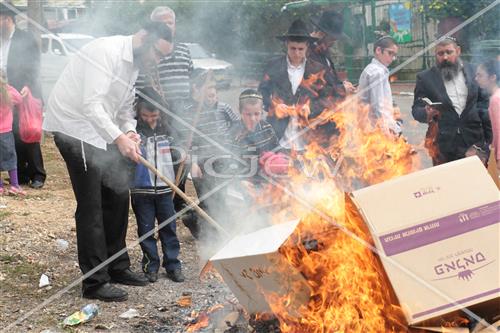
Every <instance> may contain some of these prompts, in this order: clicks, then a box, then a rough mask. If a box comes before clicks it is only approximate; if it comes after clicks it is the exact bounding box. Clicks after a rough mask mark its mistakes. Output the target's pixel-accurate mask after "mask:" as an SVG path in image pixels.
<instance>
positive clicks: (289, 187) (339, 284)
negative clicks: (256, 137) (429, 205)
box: [256, 99, 419, 333]
mask: <svg viewBox="0 0 500 333" xmlns="http://www.w3.org/2000/svg"><path fill="white" fill-rule="evenodd" d="M368 112H369V108H368V107H367V106H364V105H361V104H360V103H358V102H357V101H356V100H355V99H351V100H347V101H345V102H343V103H342V104H340V105H337V106H336V107H335V108H325V110H324V111H323V112H322V113H321V114H320V115H319V116H318V117H317V118H316V119H319V121H320V122H322V123H327V122H334V123H335V124H336V127H337V129H338V135H335V136H329V137H328V136H317V133H315V131H314V130H312V131H309V132H308V133H306V137H307V138H308V139H309V140H308V141H309V142H310V143H309V144H308V146H307V149H306V152H305V153H302V154H300V155H297V156H295V157H296V162H297V161H298V162H300V163H299V164H300V165H301V167H299V168H292V169H290V170H289V176H290V178H291V179H287V181H286V184H283V185H282V186H275V187H272V186H269V187H268V188H267V189H266V191H267V192H266V193H264V194H263V193H261V194H260V195H259V198H260V200H261V201H262V202H263V200H264V199H262V198H265V200H266V203H269V200H271V201H272V202H273V204H275V206H276V207H282V208H284V209H281V210H278V211H276V212H275V213H274V214H273V216H272V219H273V221H274V222H276V223H280V222H282V221H286V220H290V219H293V218H301V222H300V223H299V225H298V227H297V229H296V230H295V232H294V233H293V234H292V236H290V238H289V239H288V240H287V242H286V243H285V244H284V245H283V246H282V247H281V248H280V251H281V254H282V258H283V259H282V261H281V262H278V263H277V264H276V265H275V266H274V269H276V270H277V271H278V272H279V273H281V274H287V272H289V270H290V266H291V267H294V268H295V269H297V270H298V271H299V272H301V274H302V275H303V277H304V278H305V281H306V282H307V284H308V286H309V287H310V289H311V295H310V298H309V301H308V302H305V303H304V302H303V301H302V303H301V300H300V299H298V297H300V296H299V295H300V294H301V293H300V292H299V290H303V289H299V288H301V285H300V283H297V285H292V286H291V290H292V291H291V292H289V293H287V294H286V295H280V294H276V293H268V294H266V295H265V297H266V300H267V302H268V303H269V304H270V308H271V310H272V312H273V314H274V315H276V317H277V318H278V320H279V321H280V329H281V331H282V332H293V333H299V332H311V333H315V332H318V333H320V332H321V333H323V332H407V331H408V329H407V327H406V324H405V320H404V316H403V314H402V311H401V309H400V307H399V305H398V302H397V299H396V297H395V295H394V293H393V291H392V288H391V285H390V283H389V282H388V278H387V277H386V275H385V272H384V270H383V268H382V265H381V263H380V262H379V259H378V257H377V256H376V255H375V254H374V253H373V252H372V249H373V242H372V239H371V236H370V233H369V232H368V230H367V228H366V226H365V224H364V222H363V220H362V218H361V217H360V216H359V215H358V214H357V212H356V209H355V207H354V205H353V204H352V203H351V202H350V201H349V200H347V203H346V200H345V196H344V192H350V191H352V190H353V189H357V188H360V187H365V186H368V185H372V184H376V183H380V182H383V181H386V180H389V179H392V178H395V177H399V176H401V175H404V174H407V173H409V172H411V171H412V170H413V169H414V168H416V167H418V166H419V165H418V163H415V162H418V161H413V155H412V154H411V152H412V147H411V146H410V145H409V144H408V143H407V142H406V141H405V140H404V138H398V137H394V136H393V135H391V134H389V133H386V132H385V131H383V130H382V129H381V128H382V126H372V125H371V122H370V121H369V119H368ZM316 119H315V120H316ZM414 164H416V165H414ZM259 198H256V200H259ZM304 202H305V203H307V205H304ZM313 207H314V208H313ZM311 244H312V246H311ZM297 303H298V304H302V305H300V306H299V307H298V308H297V309H296V308H295V307H293V310H292V305H293V304H297Z"/></svg>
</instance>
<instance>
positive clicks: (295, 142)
mask: <svg viewBox="0 0 500 333" xmlns="http://www.w3.org/2000/svg"><path fill="white" fill-rule="evenodd" d="M286 64H287V71H288V80H289V81H290V83H291V85H292V92H293V94H294V95H295V94H296V93H297V89H298V88H299V86H300V83H301V82H302V79H303V78H304V72H305V70H306V59H304V61H303V62H302V63H301V64H299V65H298V66H294V65H292V64H291V63H290V60H289V59H288V57H286ZM299 130H300V128H299V125H298V123H297V119H295V117H290V120H289V121H288V126H287V128H286V130H285V133H284V134H283V137H282V138H281V139H280V142H279V144H280V146H281V147H283V148H285V149H294V150H296V151H301V150H304V149H305V145H304V140H302V136H299V135H298V133H299Z"/></svg>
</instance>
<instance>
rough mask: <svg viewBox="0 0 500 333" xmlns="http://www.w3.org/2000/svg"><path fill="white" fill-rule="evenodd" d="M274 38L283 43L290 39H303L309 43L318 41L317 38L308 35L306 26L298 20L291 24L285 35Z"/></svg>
mask: <svg viewBox="0 0 500 333" xmlns="http://www.w3.org/2000/svg"><path fill="white" fill-rule="evenodd" d="M276 38H278V39H279V40H283V41H285V40H289V39H290V38H303V39H306V40H308V41H309V42H315V41H317V40H318V38H316V37H311V36H310V35H309V30H307V27H306V24H305V23H304V21H302V20H300V19H298V20H295V21H293V22H292V24H291V25H290V28H288V31H287V32H286V34H284V35H282V36H277V37H276Z"/></svg>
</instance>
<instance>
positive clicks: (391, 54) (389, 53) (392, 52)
mask: <svg viewBox="0 0 500 333" xmlns="http://www.w3.org/2000/svg"><path fill="white" fill-rule="evenodd" d="M384 51H387V54H388V55H389V56H391V57H393V58H394V59H396V58H397V56H398V54H397V52H395V51H393V50H388V49H384Z"/></svg>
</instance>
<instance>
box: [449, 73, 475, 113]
mask: <svg viewBox="0 0 500 333" xmlns="http://www.w3.org/2000/svg"><path fill="white" fill-rule="evenodd" d="M443 82H444V87H445V88H446V93H447V94H448V97H450V99H451V102H452V103H453V108H454V109H455V111H456V112H457V113H458V115H459V116H460V115H461V114H462V112H463V111H464V109H465V104H466V103H467V95H468V93H469V90H468V89H467V84H466V83H465V75H464V72H463V70H462V69H460V70H459V71H458V75H457V76H455V77H454V78H453V79H451V80H450V81H446V80H445V79H444V78H443Z"/></svg>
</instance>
